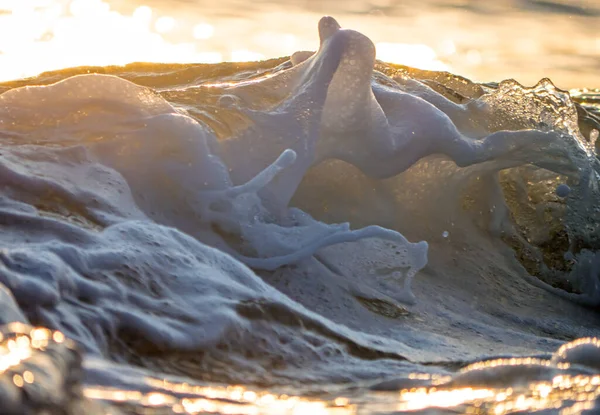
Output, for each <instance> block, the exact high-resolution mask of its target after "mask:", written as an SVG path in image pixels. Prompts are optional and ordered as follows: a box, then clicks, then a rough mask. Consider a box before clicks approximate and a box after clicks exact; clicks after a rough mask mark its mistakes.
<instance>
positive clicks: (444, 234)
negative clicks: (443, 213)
mask: <svg viewBox="0 0 600 415" xmlns="http://www.w3.org/2000/svg"><path fill="white" fill-rule="evenodd" d="M442 236H443V237H444V238H447V237H448V236H450V232H448V231H444V232H442Z"/></svg>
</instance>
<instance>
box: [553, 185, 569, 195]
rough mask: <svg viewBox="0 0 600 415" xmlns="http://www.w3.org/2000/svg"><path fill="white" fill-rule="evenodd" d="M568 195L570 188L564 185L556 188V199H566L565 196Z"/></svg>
mask: <svg viewBox="0 0 600 415" xmlns="http://www.w3.org/2000/svg"><path fill="white" fill-rule="evenodd" d="M569 193H571V188H570V187H569V186H567V185H566V184H564V183H563V184H559V185H558V186H557V187H556V195H557V196H558V197H567V196H569Z"/></svg>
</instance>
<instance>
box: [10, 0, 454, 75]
mask: <svg viewBox="0 0 600 415" xmlns="http://www.w3.org/2000/svg"><path fill="white" fill-rule="evenodd" d="M135 4H136V5H137V8H135V9H134V10H133V11H132V12H131V13H123V12H120V11H117V10H114V8H112V7H111V5H110V4H109V3H107V2H105V1H102V0H26V1H24V0H0V81H6V80H11V79H18V78H24V77H29V76H34V75H37V74H39V73H41V72H43V71H48V70H55V69H62V68H67V67H75V66H84V65H89V66H105V65H124V64H127V63H132V62H162V63H216V62H222V61H255V60H262V59H265V58H266V57H269V58H270V57H277V56H281V55H289V54H292V53H293V52H295V51H296V50H298V49H300V48H301V47H303V46H305V45H310V44H312V45H316V30H315V31H314V33H313V31H310V34H311V37H310V38H309V37H308V35H307V34H306V32H307V31H304V32H303V33H295V32H294V33H281V34H278V36H273V34H272V33H268V34H267V33H265V36H261V34H260V33H257V34H255V35H253V36H252V38H253V39H254V43H252V42H251V41H250V40H247V39H245V36H243V35H240V34H238V35H235V34H230V33H233V31H231V30H230V29H232V27H231V25H232V23H231V22H224V21H219V19H218V18H214V19H211V18H203V17H202V16H199V17H198V18H197V21H194V23H193V24H192V25H190V24H189V19H188V21H186V22H185V25H184V24H183V22H182V21H181V19H178V18H176V17H174V16H168V15H164V14H163V13H161V12H160V11H159V10H157V9H154V10H153V9H152V8H151V7H148V6H145V5H141V2H140V3H135ZM314 23H315V24H316V20H315V22H314ZM172 33H177V36H176V37H174V36H170V35H171V34H172ZM217 34H221V36H222V37H224V38H226V39H227V38H231V37H235V39H233V41H234V43H235V44H236V45H239V47H231V41H230V42H229V44H227V43H224V42H223V41H222V40H217V39H216V35H217ZM367 34H368V33H367ZM267 35H268V36H267ZM279 35H280V36H279ZM313 36H314V37H315V38H314V39H313ZM303 37H304V38H303ZM174 39H175V40H174ZM256 39H259V40H260V45H259V47H257V45H256ZM282 41H285V42H283V44H282ZM377 47H378V58H379V59H381V60H385V61H388V62H394V63H403V64H407V65H411V66H415V67H419V68H422V69H434V70H435V69H438V70H439V69H447V68H446V67H445V66H444V64H443V63H442V62H440V61H439V60H438V59H437V57H436V53H435V51H434V50H433V49H431V48H429V47H428V46H425V45H408V44H401V43H385V42H384V43H378V44H377ZM313 48H314V47H313ZM256 49H260V50H256Z"/></svg>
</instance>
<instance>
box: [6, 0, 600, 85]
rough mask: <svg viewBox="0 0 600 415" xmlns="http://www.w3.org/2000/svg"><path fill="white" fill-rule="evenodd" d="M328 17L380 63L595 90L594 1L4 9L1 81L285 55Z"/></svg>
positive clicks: (37, 2) (54, 3)
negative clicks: (84, 69)
mask: <svg viewBox="0 0 600 415" xmlns="http://www.w3.org/2000/svg"><path fill="white" fill-rule="evenodd" d="M323 15H333V16H335V17H336V18H337V19H338V20H339V21H340V23H341V24H342V26H344V27H348V28H352V29H355V30H358V31H360V32H362V33H364V34H366V35H367V36H369V37H370V38H371V39H372V40H373V41H374V42H375V43H376V45H377V51H378V52H377V53H378V58H379V59H381V60H384V61H387V62H392V63H401V64H406V65H410V66H414V67H418V68H422V69H433V70H449V71H451V72H453V73H456V74H460V75H463V76H466V77H469V78H471V79H473V80H477V81H496V80H502V79H507V78H514V79H516V80H517V81H519V82H521V83H523V84H525V85H532V84H534V83H535V82H537V81H539V80H540V79H541V78H544V77H549V78H551V79H552V80H553V81H554V82H555V83H556V84H557V86H559V87H561V88H564V89H568V88H581V87H594V86H597V85H598V84H599V82H598V75H597V74H598V69H600V31H599V29H598V28H599V27H600V1H598V0H571V1H568V0H498V1H496V0H494V1H492V0H405V1H397V0H344V1H341V0H287V1H274V0H254V1H246V0H220V1H202V0H105V1H101V0H73V1H69V0H0V80H7V79H15V78H20V77H25V76H32V75H35V74H37V73H39V72H41V71H44V70H51V69H58V68H64V67H68V66H77V65H108V64H125V63H130V62H135V61H152V62H181V63H191V62H221V61H251V60H261V59H266V58H273V57H279V56H286V55H290V54H291V53H293V52H295V51H297V50H314V49H316V48H317V46H318V38H317V32H316V30H315V28H316V24H317V21H318V19H319V17H321V16H323Z"/></svg>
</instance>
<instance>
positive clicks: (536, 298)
mask: <svg viewBox="0 0 600 415" xmlns="http://www.w3.org/2000/svg"><path fill="white" fill-rule="evenodd" d="M319 34H320V38H321V45H320V47H319V49H318V51H317V52H316V53H312V52H298V53H296V54H294V55H293V56H292V57H291V58H290V59H280V60H272V61H267V62H261V63H246V64H217V65H160V64H151V65H150V64H147V65H144V64H134V65H129V66H126V67H105V68H78V69H72V70H63V71H59V72H52V73H45V74H42V75H40V76H39V77H37V78H32V79H27V80H21V81H14V82H10V83H5V84H1V85H0V139H1V143H2V147H1V150H0V182H1V186H0V192H1V194H0V222H1V225H0V226H1V227H2V232H1V233H0V241H1V242H0V243H1V246H2V250H1V251H0V260H1V262H0V323H2V324H4V327H3V329H2V332H1V334H0V340H1V342H0V401H1V402H2V405H3V408H2V411H3V412H2V413H65V414H78V413H161V414H162V413H171V412H172V413H227V414H232V413H235V414H237V413H239V414H259V413H273V414H284V413H289V414H292V413H294V414H304V413H315V414H320V413H322V414H329V413H331V414H375V413H380V414H383V413H385V414H389V413H398V412H404V411H409V410H413V411H419V410H422V411H424V412H426V413H446V412H449V413H457V412H460V413H495V414H504V413H512V412H519V411H520V412H521V413H523V412H525V413H528V412H534V411H542V413H559V412H560V413H565V414H572V413H573V414H574V413H583V412H585V411H591V412H594V411H598V410H600V398H599V397H600V363H599V362H600V340H597V339H596V338H595V337H596V336H598V337H600V316H599V315H598V309H599V308H600V230H599V229H598V226H599V225H600V221H599V219H600V218H599V217H598V216H599V215H600V209H599V208H598V206H599V205H598V202H599V201H600V200H599V198H600V190H599V188H598V180H599V177H598V169H599V166H598V161H597V158H596V146H595V145H596V139H597V138H598V132H597V129H598V128H599V127H600V123H599V118H598V107H597V104H598V102H599V101H600V99H599V97H600V94H598V93H595V92H593V91H591V90H585V91H583V90H582V91H580V92H578V93H572V94H569V93H567V92H565V91H561V90H560V89H558V88H556V87H555V86H554V85H553V84H552V82H551V81H550V80H548V79H544V80H541V81H540V83H539V84H537V85H536V86H534V87H531V88H527V87H524V86H522V85H519V84H518V83H516V82H514V81H510V80H509V81H504V82H502V83H500V84H476V83H473V82H470V81H468V80H467V79H464V78H461V77H459V76H455V75H452V74H449V73H441V72H426V71H417V70H413V69H411V68H407V67H400V66H393V65H388V64H384V63H381V62H378V61H375V50H374V46H373V44H372V42H371V41H370V40H369V39H368V38H367V37H365V36H364V35H362V34H360V33H358V32H356V31H352V30H345V29H340V28H339V26H338V24H337V22H336V21H335V20H333V19H331V18H323V19H322V20H321V21H320V22H319ZM231 385H241V386H231ZM444 408H445V409H444ZM591 412H590V413H591Z"/></svg>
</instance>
